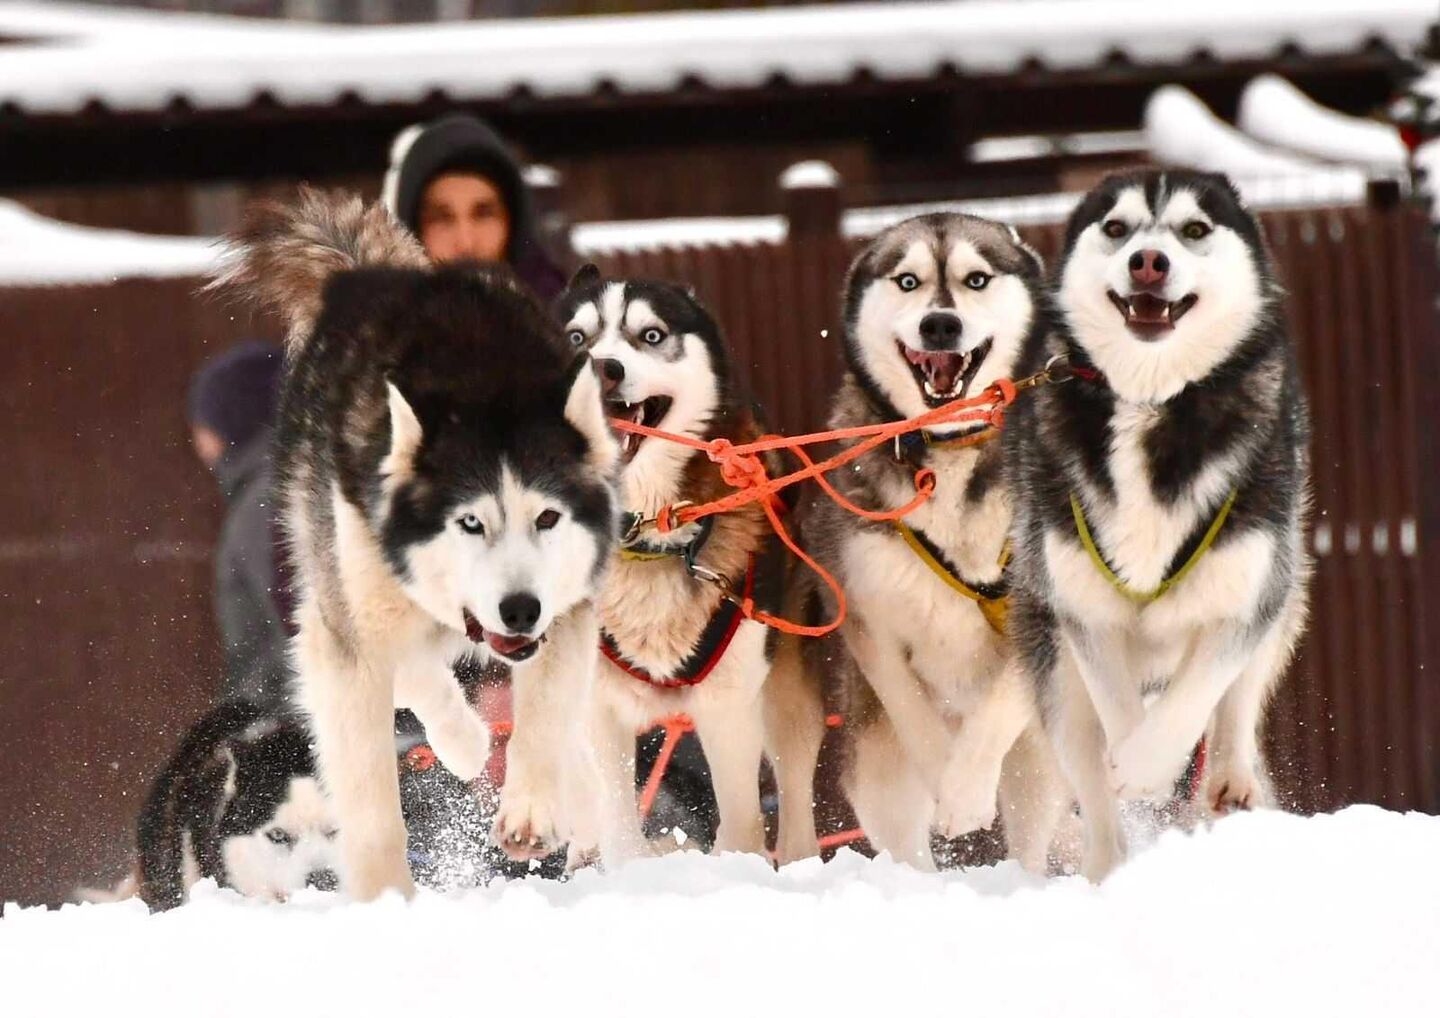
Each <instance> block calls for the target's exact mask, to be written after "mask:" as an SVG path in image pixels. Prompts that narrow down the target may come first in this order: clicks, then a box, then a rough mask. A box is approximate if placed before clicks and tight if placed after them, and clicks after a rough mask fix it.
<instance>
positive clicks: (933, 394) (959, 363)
mask: <svg viewBox="0 0 1440 1018" xmlns="http://www.w3.org/2000/svg"><path fill="white" fill-rule="evenodd" d="M993 342H994V337H993V336H992V337H991V338H990V339H987V340H985V342H983V343H981V344H980V345H979V346H977V347H976V348H975V349H973V350H971V351H969V352H968V353H956V352H955V351H953V350H947V351H943V352H939V353H935V352H931V351H927V350H913V349H911V348H910V347H908V346H906V345H905V344H904V343H902V342H900V340H898V339H897V340H896V341H895V345H896V346H898V347H899V348H900V355H901V356H902V357H904V358H905V363H906V364H908V365H910V373H911V374H913V375H914V376H915V384H916V385H918V386H919V387H920V395H922V396H923V397H924V398H925V403H926V405H927V406H931V407H937V406H943V405H945V404H946V403H948V402H950V401H951V400H954V399H959V398H960V397H962V396H964V395H965V394H966V392H967V391H968V390H969V388H970V383H971V382H972V381H973V380H974V378H975V374H976V372H978V371H979V370H980V365H981V364H983V363H985V358H986V357H987V356H989V354H990V347H991V345H992V344H993Z"/></svg>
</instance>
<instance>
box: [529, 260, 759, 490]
mask: <svg viewBox="0 0 1440 1018" xmlns="http://www.w3.org/2000/svg"><path fill="white" fill-rule="evenodd" d="M557 317H558V318H559V320H560V321H561V322H562V323H563V325H564V331H565V341H566V343H567V344H568V345H569V346H570V347H571V348H573V349H575V350H577V351H581V350H583V351H588V352H589V354H590V357H591V359H592V361H593V363H594V365H595V370H596V373H597V375H598V377H599V380H600V385H601V388H602V390H603V393H604V405H605V413H606V414H607V415H608V416H609V417H610V419H611V420H625V421H631V422H634V423H637V424H644V425H647V426H649V427H652V428H661V429H663V430H665V431H670V432H675V433H678V434H684V435H690V436H693V437H696V438H704V437H707V436H708V433H709V429H710V426H711V424H712V422H714V421H715V420H716V419H717V417H718V416H719V415H720V414H721V413H722V412H723V411H724V409H725V407H726V406H727V404H728V402H729V399H730V387H731V386H730V378H729V364H728V360H727V358H726V355H725V347H724V344H723V342H722V341H721V338H720V329H719V327H718V326H717V325H716V323H715V320H714V318H712V317H711V316H710V313H709V312H708V311H707V310H706V309H705V308H704V306H702V305H701V304H700V302H699V301H698V300H697V299H696V298H695V295H694V294H693V293H692V292H691V291H689V290H686V289H683V288H681V287H679V286H675V285H673V284H671V283H661V282H652V281H646V280H611V279H605V278H603V277H602V276H601V275H600V271H599V270H598V269H597V268H595V266H593V265H587V266H585V267H584V268H582V269H581V270H580V271H579V272H578V273H576V275H575V278H574V279H573V280H571V282H570V286H569V287H568V288H567V289H566V291H565V292H564V293H563V294H561V296H560V298H559V301H558V303H557ZM618 438H619V440H620V448H621V456H622V459H623V461H624V469H623V474H622V477H623V482H624V483H625V486H626V487H627V488H628V487H633V486H634V485H633V484H632V483H631V482H632V481H633V480H634V479H635V478H638V477H640V476H642V475H647V474H664V473H670V474H671V477H670V480H671V484H673V483H675V482H676V481H677V480H678V469H679V465H680V464H683V463H684V462H685V460H686V459H688V458H689V456H690V455H691V453H692V450H689V449H686V448H684V447H683V446H678V445H675V444H673V443H668V442H664V441H658V440H656V441H652V440H647V439H646V438H645V437H643V436H641V435H636V434H633V433H628V432H619V433H618ZM671 467H673V468H674V469H673V471H671V470H670V469H668V468H671ZM660 487H669V485H663V484H662V485H660Z"/></svg>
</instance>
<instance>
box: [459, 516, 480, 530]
mask: <svg viewBox="0 0 1440 1018" xmlns="http://www.w3.org/2000/svg"><path fill="white" fill-rule="evenodd" d="M458 522H459V524H460V529H461V530H463V531H465V533H467V534H483V533H485V524H483V523H481V522H480V517H478V516H476V515H475V514H474V513H466V514H465V515H464V516H462V517H460V519H459V521H458Z"/></svg>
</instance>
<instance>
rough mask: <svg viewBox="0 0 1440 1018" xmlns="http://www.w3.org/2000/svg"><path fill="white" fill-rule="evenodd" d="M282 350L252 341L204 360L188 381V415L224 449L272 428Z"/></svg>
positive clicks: (247, 440)
mask: <svg viewBox="0 0 1440 1018" xmlns="http://www.w3.org/2000/svg"><path fill="white" fill-rule="evenodd" d="M282 363H283V360H282V354H281V352H280V348H279V347H278V346H275V345H274V344H272V343H263V342H258V341H251V342H247V343H240V344H239V345H237V346H232V347H231V348H230V349H228V350H226V351H225V352H224V353H222V354H220V355H219V356H217V357H214V358H212V359H211V360H209V361H207V362H206V363H205V365H204V366H203V367H202V368H201V369H200V370H199V371H197V372H195V377H194V378H192V379H191V380H190V395H189V398H188V400H187V401H186V403H187V406H186V415H187V417H188V419H189V421H190V424H191V426H196V425H199V426H201V427H206V428H209V429H210V430H211V431H213V432H215V433H216V434H217V435H219V436H220V438H221V439H222V440H223V441H224V442H225V445H226V446H227V447H228V448H235V447H237V446H242V445H244V444H246V443H247V442H249V441H250V439H252V438H254V437H255V435H256V434H258V433H259V431H260V430H261V429H262V428H264V427H266V426H268V425H270V424H273V423H274V419H275V406H276V404H277V402H278V401H279V395H280V369H281V366H282Z"/></svg>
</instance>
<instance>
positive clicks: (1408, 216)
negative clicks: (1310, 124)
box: [0, 196, 1440, 901]
mask: <svg viewBox="0 0 1440 1018" xmlns="http://www.w3.org/2000/svg"><path fill="white" fill-rule="evenodd" d="M812 197H814V196H812ZM804 200H805V199H804V197H803V196H801V197H800V198H797V200H796V206H795V208H794V210H793V215H792V220H791V222H792V229H791V232H790V236H789V239H788V240H787V241H786V242H784V243H780V244H764V245H756V246H747V247H739V246H736V247H690V248H678V249H668V250H657V251H650V252H644V253H628V254H623V255H615V256H612V257H609V258H607V259H604V260H603V261H604V262H605V266H604V267H605V268H607V269H608V270H610V271H613V272H617V273H619V272H623V273H630V274H643V275H650V276H658V277H667V278H673V279H681V280H686V281H688V282H690V283H693V284H694V285H695V286H696V288H697V290H698V291H699V293H700V294H701V296H702V297H703V298H704V299H705V300H706V301H707V302H708V303H709V304H710V305H711V306H712V307H713V308H714V309H715V311H716V312H717V314H718V315H719V317H720V319H721V321H722V322H723V323H724V325H725V327H726V330H727V333H728V336H729V339H730V342H731V345H732V347H733V348H734V352H735V361H736V363H737V364H738V365H741V366H742V367H743V369H744V370H745V371H746V372H748V374H749V382H750V384H751V387H752V390H753V392H754V393H755V395H756V396H758V397H759V398H760V399H761V401H762V403H763V404H764V405H765V406H766V408H767V410H768V414H769V419H770V421H771V423H772V425H773V426H775V427H776V428H778V429H780V430H784V431H787V432H797V431H801V430H804V429H806V428H812V427H814V426H816V425H818V424H819V423H821V422H822V421H823V420H824V417H825V412H826V404H827V401H828V397H829V393H830V392H831V391H832V389H833V387H834V383H835V380H836V378H837V377H838V374H839V370H840V353H839V339H838V337H839V333H838V326H839V321H838V294H839V290H840V282H841V279H842V277H843V274H844V270H845V266H846V264H847V263H848V261H849V259H850V257H851V255H852V253H853V250H854V247H855V243H854V242H852V241H847V240H844V239H842V238H841V237H840V236H839V232H838V229H837V224H838V215H837V212H838V210H835V209H830V210H828V211H827V210H826V209H825V207H824V205H823V202H820V203H819V204H818V205H812V206H810V207H807V206H805V205H804ZM1262 218H1263V219H1264V223H1265V227H1266V230H1267V233H1268V236H1269V238H1270V242H1271V245H1272V247H1273V249H1274V252H1275V255H1276V259H1277V262H1278V266H1279V271H1280V274H1281V276H1282V278H1283V280H1284V281H1285V283H1286V285H1287V286H1288V288H1289V291H1290V294H1291V297H1290V317H1291V324H1292V327H1293V330H1294V334H1295V336H1296V338H1297V341H1298V344H1299V349H1300V352H1301V358H1302V364H1303V369H1304V373H1305V377H1306V380H1307V383H1308V385H1309V389H1310V393H1311V397H1312V401H1313V405H1314V412H1315V440H1314V456H1313V460H1314V464H1315V514H1314V520H1315V526H1314V534H1313V540H1312V544H1313V546H1314V548H1315V550H1316V552H1317V569H1316V575H1315V582H1314V598H1313V604H1314V607H1313V612H1312V623H1311V627H1310V635H1309V638H1308V639H1307V641H1306V643H1305V647H1304V651H1303V653H1302V655H1301V659H1300V661H1299V663H1298V664H1297V666H1296V667H1295V669H1294V670H1293V674H1292V675H1291V676H1290V678H1289V680H1288V681H1287V682H1286V683H1285V685H1284V686H1283V688H1282V690H1281V692H1280V693H1279V696H1278V698H1277V700H1276V703H1275V705H1274V709H1273V711H1272V713H1271V718H1270V725H1269V744H1270V760H1271V765H1272V769H1273V770H1274V772H1275V774H1276V777H1277V781H1278V784H1279V786H1280V789H1281V791H1282V794H1283V796H1284V799H1285V801H1286V803H1287V804H1288V805H1289V806H1291V807H1292V808H1296V809H1302V810H1318V809H1329V808H1333V807H1335V806H1338V805H1341V804H1344V803H1349V802H1376V803H1381V804H1384V805H1386V806H1390V807H1393V808H1404V809H1413V808H1420V809H1431V810H1433V809H1436V808H1440V795H1437V786H1436V779H1437V768H1440V752H1437V746H1436V741H1437V740H1436V727H1437V721H1440V698H1437V697H1436V695H1435V691H1434V681H1435V680H1434V679H1433V678H1431V677H1432V676H1434V675H1435V674H1436V673H1437V670H1440V645H1437V639H1440V477H1437V475H1436V472H1435V466H1436V464H1437V459H1436V452H1437V439H1436V436H1435V429H1434V428H1433V427H1431V426H1429V417H1428V410H1429V409H1431V408H1432V407H1433V406H1434V400H1433V399H1431V397H1430V396H1429V388H1430V385H1431V384H1433V382H1434V381H1435V380H1436V379H1440V327H1437V321H1436V315H1435V303H1434V302H1435V297H1436V294H1437V292H1440V288H1437V271H1436V259H1435V249H1434V246H1433V240H1431V238H1430V235H1429V233H1428V229H1427V226H1426V224H1425V223H1424V222H1423V220H1421V219H1419V218H1418V217H1417V216H1415V215H1414V214H1413V213H1411V212H1409V211H1407V210H1405V209H1403V208H1400V207H1395V206H1389V207H1380V206H1370V207H1354V208H1336V209H1307V210H1302V211H1287V212H1273V213H1267V214H1265V215H1264V216H1263V217H1262ZM1025 232H1026V234H1027V235H1028V237H1029V239H1030V240H1031V242H1032V243H1034V244H1035V245H1036V246H1037V247H1038V248H1039V249H1040V250H1041V251H1042V253H1045V254H1047V255H1048V254H1052V253H1053V252H1054V251H1055V249H1056V247H1057V242H1058V236H1059V229H1058V226H1053V225H1052V226H1045V227H1037V228H1031V229H1027V230H1026V231H1025ZM193 288H194V281H187V280H178V281H166V282H127V283H121V284H117V285H113V286H105V287H85V288H57V289H33V290H0V378H3V379H4V385H3V386H0V439H3V448H4V449H5V456H6V469H5V475H6V478H7V481H8V488H7V491H6V493H5V497H4V499H3V500H0V606H3V609H0V900H4V899H11V900H20V901H54V900H59V899H61V898H63V897H64V896H65V895H66V894H67V893H68V892H69V890H70V889H71V888H72V887H73V886H74V885H75V883H77V882H79V881H84V880H95V879H99V878H101V877H110V876H114V875H115V874H116V873H117V872H118V871H119V870H120V869H121V868H123V865H124V862H125V859H126V855H127V852H128V845H129V841H130V838H131V836H132V835H131V831H132V829H133V828H132V824H133V821H134V815H135V812H136V809H137V807H138V796H139V795H140V794H141V793H142V791H143V789H144V787H145V784H146V782H147V781H148V779H149V777H150V775H152V774H153V773H154V771H155V768H156V767H157V766H158V765H159V763H160V761H161V759H162V757H163V756H164V754H165V753H166V752H167V751H168V749H169V748H170V746H171V745H173V743H174V741H175V739H176V737H177V734H178V732H179V731H180V730H181V728H182V727H183V725H184V724H186V723H187V722H188V721H190V720H191V719H193V718H194V717H195V716H197V715H198V714H199V713H200V712H201V710H202V709H203V708H204V706H205V705H206V704H207V703H208V702H209V700H210V698H211V696H212V695H213V693H214V691H215V689H216V687H217V685H218V677H217V673H216V668H217V667H218V662H219V657H218V654H217V653H216V648H215V633H214V630H213V626H212V623H211V616H210V608H209V603H208V595H209V589H210V575H211V574H210V564H209V561H208V556H209V549H210V542H211V540H212V536H213V534H214V533H215V532H216V529H217V527H218V522H219V516H218V498H217V496H216V493H215V491H214V490H213V485H212V484H211V482H210V481H209V479H208V478H207V477H206V476H205V475H204V472H203V471H202V470H201V469H200V467H199V466H198V464H197V463H196V462H195V461H194V459H193V457H192V456H191V455H190V452H189V449H188V446H187V445H186V436H185V430H184V425H183V413H182V406H183V403H182V399H183V393H184V388H185V384H186V380H187V379H188V376H189V374H190V372H191V371H192V370H193V369H194V368H195V367H196V366H198V364H199V363H200V362H201V361H202V360H203V359H204V358H205V357H206V356H209V355H210V354H212V353H214V352H216V351H217V350H219V349H221V348H223V346H224V345H226V344H227V343H229V342H231V341H233V340H234V339H236V338H238V337H239V336H241V335H245V334H248V333H249V332H250V330H251V328H252V326H251V324H250V323H248V322H246V321H243V320H241V321H237V320H234V319H232V318H231V317H230V315H229V313H228V312H226V311H225V310H224V309H222V308H219V307H216V306H213V305H207V304H204V303H200V302H197V301H196V300H195V299H194V298H193V296H192V293H193Z"/></svg>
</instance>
